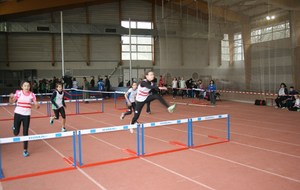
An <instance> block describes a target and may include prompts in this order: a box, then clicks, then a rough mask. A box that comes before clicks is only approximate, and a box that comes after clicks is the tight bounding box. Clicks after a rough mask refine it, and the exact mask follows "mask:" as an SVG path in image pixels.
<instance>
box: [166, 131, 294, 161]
mask: <svg viewBox="0 0 300 190" xmlns="http://www.w3.org/2000/svg"><path fill="white" fill-rule="evenodd" d="M166 128H168V129H170V130H175V131H180V132H183V133H186V131H183V130H180V129H174V128H171V127H166ZM193 134H195V135H198V136H203V137H207V135H203V134H200V133H196V132H194V133H193ZM230 143H233V144H238V145H240V146H246V147H250V148H254V149H259V150H263V151H267V152H272V153H276V154H281V155H285V156H290V157H294V158H300V156H297V155H294V154H289V153H285V152H280V151H276V150H271V149H267V148H262V147H258V146H253V145H249V144H244V143H240V142H237V141H234V140H230Z"/></svg>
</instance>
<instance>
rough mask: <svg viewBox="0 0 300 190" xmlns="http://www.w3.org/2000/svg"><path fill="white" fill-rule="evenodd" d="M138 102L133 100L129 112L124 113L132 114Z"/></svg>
mask: <svg viewBox="0 0 300 190" xmlns="http://www.w3.org/2000/svg"><path fill="white" fill-rule="evenodd" d="M135 107H136V103H135V102H131V106H128V109H127V112H125V113H124V115H130V114H132V110H133V111H135Z"/></svg>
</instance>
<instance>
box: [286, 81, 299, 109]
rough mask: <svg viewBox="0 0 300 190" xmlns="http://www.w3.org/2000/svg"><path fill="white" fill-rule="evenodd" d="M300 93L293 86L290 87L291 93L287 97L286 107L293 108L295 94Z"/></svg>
mask: <svg viewBox="0 0 300 190" xmlns="http://www.w3.org/2000/svg"><path fill="white" fill-rule="evenodd" d="M296 94H298V92H297V91H296V90H295V89H294V87H293V86H291V87H290V90H289V95H288V98H287V99H286V107H287V108H288V109H290V108H292V107H293V106H294V104H295V101H296V99H295V95H296Z"/></svg>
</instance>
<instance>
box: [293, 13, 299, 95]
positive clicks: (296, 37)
mask: <svg viewBox="0 0 300 190" xmlns="http://www.w3.org/2000/svg"><path fill="white" fill-rule="evenodd" d="M291 41H292V49H293V50H294V51H293V52H292V57H293V58H292V66H293V67H292V68H293V71H292V75H293V84H294V87H295V89H296V90H298V91H299V90H300V75H299V71H300V11H293V12H291Z"/></svg>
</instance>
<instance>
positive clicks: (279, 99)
mask: <svg viewBox="0 0 300 190" xmlns="http://www.w3.org/2000/svg"><path fill="white" fill-rule="evenodd" d="M286 99H287V97H286V96H278V97H277V98H276V99H275V102H276V106H277V107H280V108H281V107H286V102H285V100H286Z"/></svg>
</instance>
